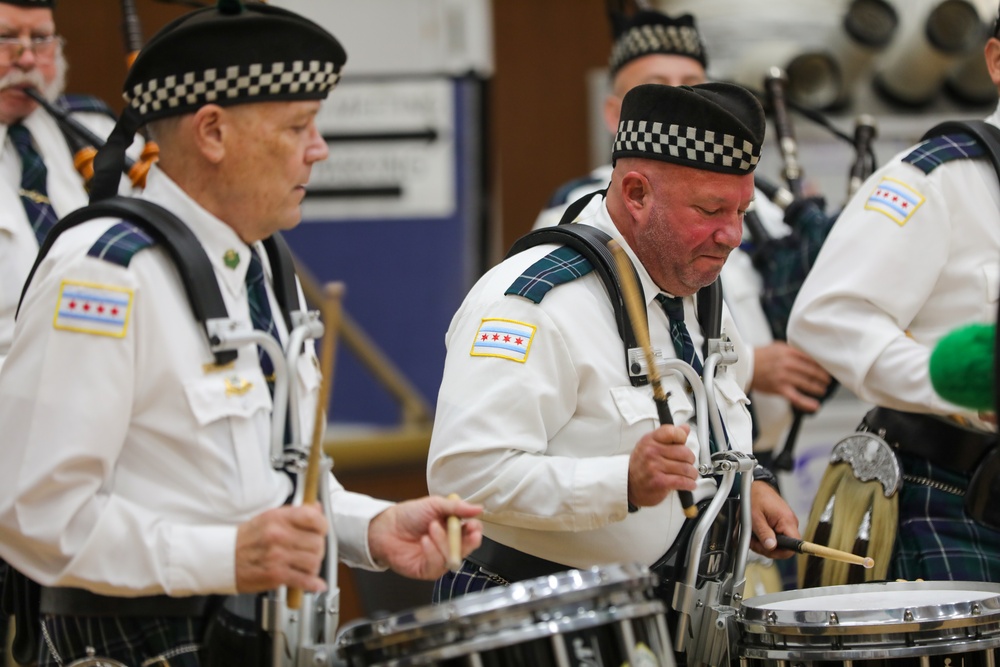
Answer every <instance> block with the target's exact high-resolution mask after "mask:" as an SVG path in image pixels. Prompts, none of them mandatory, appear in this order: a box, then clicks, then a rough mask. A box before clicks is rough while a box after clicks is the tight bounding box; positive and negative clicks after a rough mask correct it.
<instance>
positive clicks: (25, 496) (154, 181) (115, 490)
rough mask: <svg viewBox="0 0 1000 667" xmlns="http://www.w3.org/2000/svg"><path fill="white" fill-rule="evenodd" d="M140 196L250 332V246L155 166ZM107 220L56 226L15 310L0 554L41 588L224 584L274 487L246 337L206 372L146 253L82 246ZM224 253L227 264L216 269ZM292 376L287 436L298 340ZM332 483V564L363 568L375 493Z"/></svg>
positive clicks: (181, 306)
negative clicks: (173, 218) (335, 549)
mask: <svg viewBox="0 0 1000 667" xmlns="http://www.w3.org/2000/svg"><path fill="white" fill-rule="evenodd" d="M143 196H144V198H147V199H149V200H151V201H154V202H156V203H159V204H162V205H164V206H166V207H168V208H169V209H170V210H171V211H172V212H173V213H175V214H176V215H177V216H178V217H179V218H180V219H181V220H183V221H185V222H186V224H187V225H188V226H189V227H190V228H191V230H192V231H193V232H194V234H195V236H196V237H197V238H198V240H199V241H200V243H201V245H202V246H203V247H204V249H205V251H206V254H207V255H208V259H209V261H210V262H211V265H212V268H213V269H214V273H215V277H216V278H217V280H218V283H219V286H220V289H221V293H222V297H223V300H224V302H225V305H226V308H227V310H228V313H229V316H230V318H233V319H235V320H238V321H242V322H243V323H245V324H246V326H252V325H251V324H250V315H249V309H248V303H247V294H246V288H245V286H244V276H245V274H246V271H247V266H248V263H249V256H250V253H249V248H248V247H247V246H246V245H245V244H244V243H243V242H242V241H241V240H240V238H239V237H238V236H237V235H236V233H235V232H234V231H233V230H232V228H230V227H229V226H228V225H226V224H224V223H223V222H222V221H220V220H218V219H217V218H215V217H213V216H212V215H210V214H209V213H208V212H207V211H205V210H204V209H202V208H201V207H199V206H198V205H197V204H196V203H195V202H194V201H193V200H191V199H190V198H189V197H188V196H187V195H186V194H185V193H184V192H183V191H181V190H180V188H178V187H177V186H176V185H175V184H174V183H173V182H172V181H171V180H170V179H169V178H168V177H167V176H166V175H165V174H164V173H162V172H160V171H159V170H157V169H156V168H155V167H154V168H153V170H152V171H151V172H150V175H149V179H148V183H147V188H146V190H145V192H144V195H143ZM115 222H116V221H114V220H108V219H104V220H96V221H92V222H89V223H85V224H83V225H81V226H79V227H76V228H73V229H72V230H69V231H67V232H66V233H65V234H64V235H63V236H61V237H60V238H59V240H58V242H57V243H56V244H55V246H53V248H52V251H51V252H50V253H49V255H48V256H47V257H46V259H45V261H44V262H43V263H42V264H41V266H40V268H39V271H38V273H37V274H36V275H35V277H34V279H33V281H32V284H31V287H30V290H29V292H28V295H27V298H26V299H25V302H24V304H23V306H22V310H21V313H20V316H19V317H18V321H17V326H16V330H15V334H14V341H13V345H12V347H11V351H10V354H9V356H8V358H7V362H6V364H5V366H4V367H3V370H2V372H0V424H2V428H3V442H4V447H3V448H4V465H3V466H0V556H2V557H3V558H4V559H5V560H7V561H9V562H10V563H11V565H12V566H14V567H15V568H17V569H19V570H21V571H23V572H24V573H25V574H27V575H28V576H29V577H31V578H33V579H35V580H37V581H39V582H40V583H42V584H44V585H50V586H55V585H58V586H73V587H79V588H85V589H88V590H91V591H94V592H97V593H101V594H105V595H117V596H134V595H147V594H155V593H167V594H170V595H189V594H207V593H232V592H234V591H235V585H236V582H235V544H236V533H237V526H238V524H239V523H241V522H243V521H246V520H248V519H250V518H251V517H253V516H255V515H256V514H259V513H260V512H263V511H265V510H267V509H270V508H273V507H277V506H279V505H281V504H282V503H283V502H284V500H285V498H286V497H287V496H288V494H289V493H290V490H291V488H290V487H291V485H290V481H289V479H288V477H287V476H286V475H285V474H284V473H282V472H278V471H275V470H274V469H272V468H271V466H270V464H269V453H270V442H269V433H270V413H271V397H270V394H269V392H268V389H267V384H266V382H265V380H264V377H263V375H262V372H261V370H260V365H259V363H258V359H257V353H256V348H255V346H253V345H249V346H244V347H243V348H241V349H240V350H239V356H238V358H237V359H236V361H235V362H234V363H233V364H231V365H229V366H226V367H224V368H217V367H215V366H214V363H213V362H214V359H213V356H212V354H211V352H210V349H209V345H208V341H207V339H206V335H205V333H204V330H203V329H202V328H201V327H200V326H199V325H198V324H197V323H196V322H195V320H194V318H193V316H192V312H191V307H190V305H189V303H188V300H187V298H186V296H185V293H184V289H183V287H182V284H181V282H180V277H179V275H178V272H177V269H176V267H175V266H174V264H173V262H172V261H171V260H170V258H169V256H168V254H167V252H166V250H165V249H164V248H163V247H161V246H159V245H156V246H153V247H151V248H147V249H145V250H141V251H139V252H138V253H136V254H135V255H134V256H133V257H132V258H131V261H130V262H129V263H128V265H127V266H122V265H121V264H119V263H115V262H112V261H107V260H106V259H101V258H98V257H95V256H91V255H90V254H88V251H89V250H90V249H91V248H93V247H94V246H95V243H96V242H97V241H98V239H99V238H100V237H101V236H102V234H104V233H105V231H106V230H108V228H110V227H111V226H112V225H113V224H114V223H115ZM233 252H235V254H236V255H237V256H238V263H235V264H234V263H233V262H232V261H230V262H229V263H228V264H227V263H226V262H225V261H224V257H226V256H227V254H229V253H233ZM261 254H262V257H264V253H263V251H261ZM229 257H230V259H231V258H232V255H231V254H229ZM265 271H266V272H268V274H269V267H268V265H267V263H266V259H265ZM268 283H270V281H268ZM269 289H270V287H269ZM81 294H83V295H84V297H86V298H88V299H89V303H90V304H91V305H92V306H94V307H95V308H96V307H97V306H99V305H100V304H101V303H104V304H106V305H107V306H108V307H109V308H114V307H117V308H118V309H119V311H118V312H117V313H115V315H114V317H112V318H110V319H107V318H105V319H104V320H100V319H98V320H97V321H94V320H88V319H85V318H84V319H81V318H78V317H77V318H74V317H73V315H72V312H78V311H79V308H81V307H82V304H85V303H88V301H85V300H83V299H81ZM74 299H76V300H77V301H76V303H75V304H74V302H73V300H74ZM271 301H272V311H273V312H274V313H275V319H276V322H277V324H278V326H279V329H281V331H282V333H283V334H284V328H283V323H282V321H281V318H280V316H278V313H279V311H278V308H277V305H276V304H275V302H274V300H273V296H272V297H271ZM74 309H76V310H74ZM122 311H124V312H122ZM91 312H93V311H91ZM293 378H294V381H293V382H292V385H291V390H292V391H297V392H299V395H300V406H301V408H302V409H301V414H300V418H301V419H302V422H301V424H302V427H303V430H302V432H303V433H311V432H312V428H311V416H312V415H313V414H314V411H313V409H312V407H311V406H310V403H311V404H312V405H315V398H316V389H317V387H318V384H319V376H318V371H317V364H315V356H314V355H313V353H312V351H311V350H310V352H309V353H308V354H306V355H304V356H302V357H301V358H300V362H299V364H298V366H297V368H295V369H294V374H293ZM333 487H334V488H333V503H334V508H335V509H334V514H335V516H334V520H333V526H334V529H335V530H336V534H337V537H338V542H339V546H340V555H341V557H342V559H343V560H344V561H345V562H348V563H349V564H354V565H360V566H365V567H372V568H374V567H375V564H374V563H373V562H372V560H371V557H370V554H369V553H368V546H367V527H368V522H369V521H370V519H371V518H372V517H373V516H374V515H375V514H377V513H378V512H380V511H382V510H383V509H384V508H385V507H387V506H388V504H387V503H384V502H381V501H375V500H373V499H370V498H368V497H366V496H360V495H358V494H352V493H348V492H346V491H344V490H343V489H342V488H341V487H340V486H339V485H337V484H336V483H335V482H334V484H333Z"/></svg>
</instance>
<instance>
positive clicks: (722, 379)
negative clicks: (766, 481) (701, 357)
mask: <svg viewBox="0 0 1000 667" xmlns="http://www.w3.org/2000/svg"><path fill="white" fill-rule="evenodd" d="M715 390H716V395H718V396H721V398H722V401H721V402H720V403H719V411H720V412H722V417H723V421H724V423H725V427H726V433H727V434H728V436H729V442H730V444H731V445H732V448H733V449H735V450H739V451H743V452H746V453H748V454H749V453H750V451H751V450H752V448H753V432H752V425H751V421H750V399H749V398H747V396H746V394H744V393H743V389H742V388H740V385H739V383H737V382H736V380H735V379H734V378H732V377H730V376H729V374H728V373H720V374H719V375H718V376H716V378H715ZM720 444H721V443H720Z"/></svg>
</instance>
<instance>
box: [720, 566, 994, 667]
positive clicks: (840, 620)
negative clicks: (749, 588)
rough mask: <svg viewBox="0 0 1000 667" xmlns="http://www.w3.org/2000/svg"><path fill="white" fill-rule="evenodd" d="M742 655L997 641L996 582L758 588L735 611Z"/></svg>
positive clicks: (821, 655) (924, 651)
mask: <svg viewBox="0 0 1000 667" xmlns="http://www.w3.org/2000/svg"><path fill="white" fill-rule="evenodd" d="M738 624H739V626H740V637H741V646H740V652H741V655H743V656H744V657H751V658H765V657H766V658H769V659H781V660H784V659H803V660H808V659H817V660H818V659H823V660H863V659H881V658H894V657H906V656H920V655H939V654H946V653H961V652H967V651H970V650H979V649H992V648H994V647H996V646H1000V584H990V583H981V582H962V581H926V582H886V583H869V584H857V585H851V586H826V587H822V588H809V589H804V590H796V591H787V592H783V593H775V594H771V595H762V596H759V597H755V598H752V599H749V600H747V601H746V602H744V604H743V606H742V607H741V609H740V610H739V612H738Z"/></svg>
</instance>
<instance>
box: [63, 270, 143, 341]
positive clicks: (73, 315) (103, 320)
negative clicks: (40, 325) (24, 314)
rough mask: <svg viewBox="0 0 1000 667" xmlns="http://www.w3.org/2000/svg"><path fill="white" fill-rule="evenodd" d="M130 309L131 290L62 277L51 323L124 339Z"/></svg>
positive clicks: (69, 329) (67, 329) (78, 330)
mask: <svg viewBox="0 0 1000 667" xmlns="http://www.w3.org/2000/svg"><path fill="white" fill-rule="evenodd" d="M131 310H132V290H130V289H126V288H124V287H114V286H111V285H97V284H94V283H84V282H76V281H73V280H64V281H63V283H62V286H61V287H60V288H59V301H58V303H57V304H56V313H55V320H54V322H53V326H54V327H55V328H56V329H62V330H63V331H76V332H79V333H89V334H97V335H99V336H111V337H112V338H124V337H125V331H126V329H127V328H128V319H129V313H130V312H131Z"/></svg>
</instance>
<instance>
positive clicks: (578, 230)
mask: <svg viewBox="0 0 1000 667" xmlns="http://www.w3.org/2000/svg"><path fill="white" fill-rule="evenodd" d="M610 240H611V237H610V236H608V235H607V234H605V233H604V232H602V231H601V230H599V229H597V228H596V227H591V226H590V225H584V224H581V223H576V224H572V225H558V226H556V227H545V228H542V229H536V230H535V231H533V232H529V233H528V234H525V235H524V236H522V237H521V238H520V239H518V240H517V241H515V242H514V245H513V246H511V249H510V252H508V253H507V257H510V256H512V255H516V254H517V253H519V252H521V251H522V250H527V249H528V248H531V247H534V246H536V245H544V244H547V243H554V244H559V245H563V246H568V247H569V248H571V249H572V250H573V251H574V252H575V253H576V254H579V255H580V256H581V257H582V258H583V259H585V260H586V261H587V262H588V263H589V264H590V266H591V270H593V271H596V272H597V275H598V276H600V278H601V281H602V282H603V283H604V287H605V289H606V290H607V291H608V297H609V298H610V299H611V307H612V309H613V310H614V312H615V321H616V322H617V323H618V334H619V335H620V336H621V338H622V342H624V343H625V370H626V373H627V374H628V375H629V378H630V379H631V381H632V385H633V386H636V387H640V386H642V385H645V384H647V383H648V381H649V380H648V378H647V377H646V376H645V375H632V373H631V370H632V369H631V368H630V365H631V359H630V356H629V350H633V349H637V348H638V347H639V344H638V342H637V341H636V338H635V332H634V331H633V329H632V323H631V321H630V320H629V317H628V312H627V311H626V309H625V300H624V297H623V296H622V291H621V282H620V280H619V274H618V266H617V264H616V263H615V259H614V256H612V254H611V251H610V250H609V249H608V241H610ZM632 271H633V273H634V272H635V267H633V268H632ZM581 275H583V274H581ZM635 283H636V285H638V286H639V289H640V290H641V289H642V284H641V283H640V282H639V277H638V274H635ZM642 300H643V302H645V297H644V296H643V297H642Z"/></svg>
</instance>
